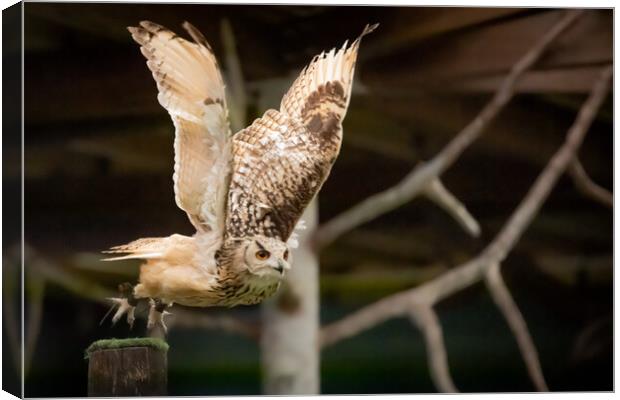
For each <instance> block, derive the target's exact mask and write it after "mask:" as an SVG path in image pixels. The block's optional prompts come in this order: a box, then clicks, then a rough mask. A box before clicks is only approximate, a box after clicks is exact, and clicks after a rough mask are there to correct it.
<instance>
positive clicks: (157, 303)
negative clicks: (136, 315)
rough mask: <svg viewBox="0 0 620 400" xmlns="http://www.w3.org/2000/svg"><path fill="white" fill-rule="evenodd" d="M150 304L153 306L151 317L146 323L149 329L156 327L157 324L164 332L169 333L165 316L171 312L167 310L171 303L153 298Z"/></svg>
mask: <svg viewBox="0 0 620 400" xmlns="http://www.w3.org/2000/svg"><path fill="white" fill-rule="evenodd" d="M150 304H151V308H150V309H149V319H148V322H147V324H146V327H147V329H149V330H151V329H154V328H155V327H156V326H160V327H161V328H162V330H163V331H164V334H168V327H167V326H166V323H165V322H164V317H165V316H166V315H169V314H171V313H169V312H168V311H166V308H167V307H168V306H169V305H168V304H166V303H164V302H163V301H161V300H159V299H155V300H153V299H151V301H150Z"/></svg>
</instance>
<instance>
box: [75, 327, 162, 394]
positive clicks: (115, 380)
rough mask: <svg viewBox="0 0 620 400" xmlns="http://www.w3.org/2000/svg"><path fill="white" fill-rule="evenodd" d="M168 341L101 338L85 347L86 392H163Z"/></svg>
mask: <svg viewBox="0 0 620 400" xmlns="http://www.w3.org/2000/svg"><path fill="white" fill-rule="evenodd" d="M167 352H168V344H167V343H166V342H164V341H163V340H161V339H156V338H130V339H105V340H98V341H96V342H94V343H92V344H91V345H90V346H89V347H88V349H86V353H85V358H87V359H88V360H89V363H88V395H89V396H98V397H109V396H164V395H166V387H167V380H168V379H167V378H168V377H167V375H168V365H167V364H168V360H167Z"/></svg>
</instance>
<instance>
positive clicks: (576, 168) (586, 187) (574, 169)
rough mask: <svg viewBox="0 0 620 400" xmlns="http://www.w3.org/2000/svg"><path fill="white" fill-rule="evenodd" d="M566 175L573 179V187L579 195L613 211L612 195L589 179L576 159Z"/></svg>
mask: <svg viewBox="0 0 620 400" xmlns="http://www.w3.org/2000/svg"><path fill="white" fill-rule="evenodd" d="M568 173H569V174H570V176H571V177H572V178H573V182H574V183H575V186H576V187H577V189H578V190H579V191H580V192H581V193H583V194H584V195H585V196H587V197H589V198H591V199H592V200H595V201H598V202H599V203H601V204H602V205H604V206H606V207H608V208H610V209H613V207H614V196H613V194H612V193H611V192H610V191H609V190H607V189H605V188H604V187H602V186H600V185H598V184H597V183H596V182H594V181H593V180H592V179H590V177H589V176H588V174H587V173H586V171H585V170H584V168H583V165H581V162H580V161H579V159H578V158H575V159H574V160H573V162H572V163H571V165H570V168H569V169H568Z"/></svg>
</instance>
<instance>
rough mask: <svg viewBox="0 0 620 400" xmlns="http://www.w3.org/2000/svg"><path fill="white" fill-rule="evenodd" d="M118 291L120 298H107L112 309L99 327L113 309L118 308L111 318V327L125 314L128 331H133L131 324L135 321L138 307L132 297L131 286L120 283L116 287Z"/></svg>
mask: <svg viewBox="0 0 620 400" xmlns="http://www.w3.org/2000/svg"><path fill="white" fill-rule="evenodd" d="M118 290H119V292H120V293H121V296H122V297H108V300H110V301H112V307H111V308H110V311H108V313H107V314H106V315H105V316H104V317H103V319H102V320H101V322H100V325H101V324H102V323H103V321H105V319H106V317H107V316H108V315H109V314H110V312H111V311H112V310H114V308H115V307H117V306H118V308H117V310H116V313H115V314H114V316H113V317H112V325H116V323H117V322H118V321H119V320H120V319H121V317H122V316H123V315H125V314H127V323H128V324H129V329H133V323H134V322H135V320H136V306H137V305H138V301H137V299H136V298H135V297H134V296H133V286H132V285H131V284H130V283H122V284H120V285H119V286H118Z"/></svg>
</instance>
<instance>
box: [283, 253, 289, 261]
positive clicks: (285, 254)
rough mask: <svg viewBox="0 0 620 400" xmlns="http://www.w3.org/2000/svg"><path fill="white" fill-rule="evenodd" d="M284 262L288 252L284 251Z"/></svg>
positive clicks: (286, 259)
mask: <svg viewBox="0 0 620 400" xmlns="http://www.w3.org/2000/svg"><path fill="white" fill-rule="evenodd" d="M284 261H288V250H284Z"/></svg>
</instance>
